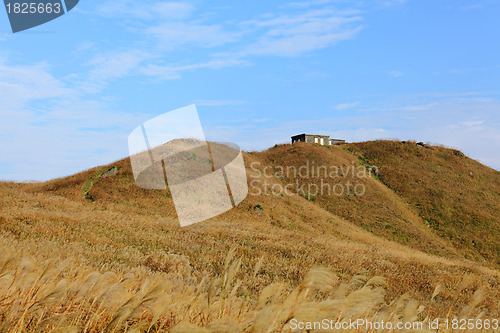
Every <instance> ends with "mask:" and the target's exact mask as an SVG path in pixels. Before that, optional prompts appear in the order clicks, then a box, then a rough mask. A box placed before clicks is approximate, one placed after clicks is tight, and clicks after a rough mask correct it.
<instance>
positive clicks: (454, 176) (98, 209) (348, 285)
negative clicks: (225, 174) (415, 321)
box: [0, 141, 500, 331]
mask: <svg viewBox="0 0 500 333" xmlns="http://www.w3.org/2000/svg"><path fill="white" fill-rule="evenodd" d="M244 158H245V164H246V167H247V174H248V177H249V185H250V189H249V191H250V194H249V196H248V197H247V198H246V199H245V200H244V201H243V202H242V203H241V204H240V205H239V206H237V207H236V208H235V209H233V210H230V211H228V212H226V213H224V214H222V215H220V216H217V217H215V218H212V219H210V220H208V221H205V222H203V223H199V224H196V225H193V226H190V227H187V228H180V227H179V225H178V222H177V220H176V219H177V218H176V212H175V207H174V204H173V201H172V198H171V197H170V194H169V191H168V190H167V191H163V190H145V189H141V188H139V187H138V186H136V185H135V183H134V178H133V175H132V170H131V166H130V160H129V159H128V158H127V159H123V160H120V161H117V162H115V163H112V164H109V165H107V166H103V167H98V168H93V169H90V170H87V171H84V172H80V173H78V174H75V175H73V176H70V177H66V178H61V179H55V180H52V181H49V182H45V183H34V184H17V183H1V184H0V202H1V208H0V232H1V233H0V244H1V246H2V249H3V250H4V253H7V250H8V252H11V254H12V255H11V257H12V258H14V259H12V260H11V262H12V263H11V264H10V265H12V268H11V270H10V271H9V270H8V269H7V268H5V267H7V266H5V267H4V270H5V269H7V271H6V272H11V273H8V274H6V275H5V276H6V277H4V278H1V276H2V275H1V274H2V272H1V271H0V299H1V297H2V292H4V293H5V291H6V290H8V284H9V283H10V282H9V281H10V280H9V278H8V277H9V276H12V277H14V276H16V275H15V272H17V271H19V269H21V268H20V267H31V268H26V269H27V271H30V270H31V271H33V273H30V274H32V275H33V276H34V277H35V278H34V280H33V281H31V280H29V279H28V281H27V282H26V284H27V285H29V281H31V283H35V285H36V284H37V282H36V276H37V274H41V273H40V272H38V271H37V268H35V267H32V266H29V265H28V266H26V265H25V264H23V263H22V262H21V261H22V260H21V258H25V259H31V260H32V261H34V262H40V263H42V262H46V261H47V262H48V261H51V260H52V261H53V260H56V262H65V263H66V264H65V265H66V266H64V267H63V268H58V269H56V271H57V272H56V273H54V275H48V276H50V278H49V277H47V279H49V280H50V279H52V280H53V281H54V283H55V285H57V283H58V281H59V280H61V279H63V278H64V279H65V280H67V281H69V282H70V281H72V280H74V283H75V284H76V285H78V284H81V285H82V286H83V285H85V284H86V283H88V282H87V281H88V276H89V274H94V275H95V276H96V278H95V279H97V280H96V281H102V283H103V285H106V283H108V284H109V286H111V285H112V283H118V284H119V285H121V283H122V282H120V281H125V280H127V279H125V280H123V279H124V276H125V275H127V274H131V273H133V274H132V277H133V278H132V280H131V281H133V282H130V283H132V285H134V286H136V287H130V286H126V287H125V286H123V287H120V288H123V289H124V290H127V292H128V293H132V294H133V295H136V294H134V293H138V294H140V293H141V292H143V294H140V295H142V296H144V295H145V294H144V293H147V289H148V288H147V286H144V285H143V284H144V283H145V282H144V281H146V280H147V281H157V280H158V279H160V278H161V279H167V280H168V281H170V282H169V283H170V284H168V283H167V285H170V286H171V287H165V288H166V289H165V290H169V291H167V294H168V293H171V296H172V298H174V295H175V297H177V298H175V299H176V300H177V301H176V302H178V306H179V307H173V308H172V307H169V308H168V311H167V310H161V311H160V308H158V307H157V305H154V306H153V305H151V306H149V307H144V308H143V307H139V305H137V306H138V309H140V311H139V313H138V314H135V315H134V316H135V317H134V316H132V314H133V313H135V312H134V311H132V310H130V313H129V312H127V313H128V315H130V316H132V317H133V318H135V319H134V320H132V319H130V318H132V317H130V318H129V317H126V316H125V315H124V316H125V317H124V318H125V319H123V318H122V319H120V320H121V321H120V320H119V318H118V319H117V318H115V317H116V313H117V312H116V311H124V310H123V309H122V308H120V307H119V305H116V307H113V306H111V305H110V308H109V309H108V312H109V313H108V312H106V311H105V312H103V314H101V315H100V316H103V317H102V318H101V319H100V320H104V319H103V318H107V319H106V320H107V321H106V320H105V322H106V323H107V324H109V325H118V324H120V325H122V324H123V323H124V322H127V320H129V321H130V325H133V324H134V323H138V322H141V320H145V321H146V322H147V323H151V322H152V320H153V317H154V316H155V314H156V312H155V311H159V314H158V316H160V315H162V314H164V312H165V311H167V312H168V314H169V316H170V318H171V319H170V321H168V320H167V319H165V318H163V317H162V321H161V322H162V325H164V326H162V327H164V328H168V327H172V326H176V325H177V324H179V323H180V322H182V321H187V322H191V323H194V324H196V325H198V326H206V325H207V324H208V323H211V322H213V321H214V320H215V319H218V320H219V319H220V320H222V319H228V318H231V320H233V321H234V322H232V323H231V324H228V323H227V322H224V325H226V324H227V325H229V326H230V325H233V324H234V325H235V326H237V327H239V329H243V328H242V327H243V326H245V325H246V324H245V325H243V324H242V323H243V322H247V324H248V323H250V324H248V325H256V324H255V323H256V320H257V319H256V318H257V317H258V314H261V315H262V311H264V312H265V311H271V312H272V311H277V310H276V309H277V308H276V307H273V308H272V309H271V308H268V307H266V304H270V305H269V306H271V305H272V304H288V303H286V302H287V301H286V299H287V298H286V297H285V296H283V295H286V293H285V292H290V293H292V294H293V292H297V293H298V294H297V295H296V297H297V299H298V297H299V296H298V295H302V294H301V290H302V289H304V288H305V287H304V285H307V281H309V280H308V279H310V278H311V276H310V275H308V272H311V269H312V272H317V274H318V275H320V276H328V277H329V278H330V279H332V280H331V281H333V280H338V281H339V282H338V284H337V285H338V287H337V289H335V290H334V291H332V293H333V294H331V295H334V294H335V293H336V294H335V295H336V296H331V297H336V298H337V299H345V300H347V299H348V298H349V297H350V295H351V293H352V292H355V291H356V290H358V289H359V290H358V291H360V290H365V289H363V288H368V287H369V290H372V291H374V292H375V290H376V294H373V295H372V296H373V297H374V299H375V298H377V297H379V296H380V297H381V298H380V299H378V300H377V301H376V302H375V301H374V302H375V303H373V304H372V305H370V306H371V307H372V308H373V311H382V310H381V309H382V308H381V307H379V306H380V304H382V303H384V304H392V305H393V306H395V307H396V305H397V304H400V305H399V308H398V309H399V310H397V311H403V312H404V310H405V309H406V308H407V307H409V308H411V309H413V307H415V309H414V310H411V311H414V312H415V313H417V314H415V315H416V316H417V315H418V316H419V318H420V319H423V318H425V317H428V318H431V317H437V316H445V315H446V311H447V310H448V309H450V311H451V313H454V314H459V313H460V312H461V311H462V312H463V311H469V312H470V313H476V312H474V311H477V312H480V311H484V312H485V313H486V314H487V315H488V316H489V317H492V316H495V315H496V316H498V311H499V309H498V306H499V302H498V301H499V300H500V295H499V288H498V286H499V282H500V272H499V271H498V265H499V264H500V261H499V260H500V259H499V258H500V251H499V246H500V245H499V241H498V235H499V234H500V233H499V231H500V229H499V228H500V221H499V216H500V214H499V213H500V209H499V206H498V203H499V202H500V200H499V199H500V173H499V172H498V171H495V170H493V169H490V168H488V167H486V166H483V165H481V164H480V163H478V162H477V161H474V160H472V159H470V158H468V157H466V156H464V155H463V154H462V153H461V152H459V151H456V150H453V149H447V148H444V147H437V146H421V145H417V144H416V143H414V142H406V143H402V142H398V141H372V142H363V143H353V144H346V145H340V146H328V147H326V146H317V145H309V144H302V143H297V144H294V145H288V144H285V145H277V146H275V147H273V148H270V149H268V150H266V151H263V152H249V153H245V154H244ZM303 166H308V167H307V168H306V169H307V170H308V171H309V172H308V173H307V174H304V173H305V171H304V170H305V169H302V170H303V171H304V173H303V174H299V173H298V170H299V169H300V168H301V167H303ZM313 166H315V167H316V169H313ZM318 167H319V169H318ZM321 167H326V170H325V169H324V168H321ZM294 170H295V171H296V172H294ZM108 171H112V173H111V175H112V176H110V177H106V178H103V177H102V174H104V173H105V172H108ZM326 184H328V186H327V185H326ZM336 184H340V185H338V186H337V187H335V186H336ZM348 184H350V185H348ZM313 185H316V187H314V186H313ZM304 186H306V187H304ZM356 186H358V187H356ZM304 188H309V189H314V193H311V191H304ZM322 189H323V190H322ZM340 189H343V193H342V194H339V193H340ZM285 190H288V192H287V191H285ZM335 190H337V192H335ZM228 254H229V255H228ZM15 258H17V259H15ZM7 259H8V258H7V256H6V255H4V257H2V258H0V267H2V262H3V261H6V260H7ZM16 260H17V261H16ZM16 265H17V266H16ZM22 265H24V266H22ZM256 266H257V267H256ZM317 266H321V267H326V268H327V269H328V270H329V272H330V273H325V272H322V271H314V269H315V268H314V267H317ZM16 267H17V268H16ZM57 267H59V266H57ZM16 270H17V271H16ZM68 270H69V271H68ZM37 272H38V273H37ZM82 272H86V273H82ZM92 272H94V273H92ZM108 273H109V274H108ZM9 274H10V275H9ZM103 274H104V275H106V274H108V275H109V278H105V277H103ZM325 274H326V275H325ZM328 274H333V275H328ZM312 276H314V275H312ZM218 278H221V279H222V280H217V279H218ZM2 279H3V280H2ZM373 279H375V280H373ZM52 280H50V281H52ZM382 280H383V281H384V282H383V283H382V282H381V281H382ZM104 281H108V282H106V283H105V282H104ZM113 281H114V282H113ZM127 281H128V280H127ZM172 281H175V283H174V282H172ZM207 281H208V282H207ZM209 281H212V282H209ZM217 281H218V282H217ZM221 281H222V282H221ZM224 281H232V282H231V283H232V284H231V285H229V284H227V283H230V282H224ZM238 281H239V282H238ZM328 281H330V280H328ZM370 281H371V282H370ZM374 281H378V282H377V283H376V284H377V285H378V284H380V285H381V286H382V285H383V286H384V291H383V292H382V290H381V289H377V288H375V287H374V286H373V284H374V283H375V282H374ZM123 283H124V282H123ZM148 283H149V282H148ZM151 283H152V282H151ZM332 283H333V282H332ZM277 284H279V285H281V287H280V288H281V289H282V290H281V289H280V290H281V291H280V292H278V291H276V290H274V291H273V292H272V293H271V295H272V294H275V295H276V298H275V299H274V300H273V301H271V299H269V300H268V301H266V302H267V303H266V302H264V303H263V304H261V303H259V301H258V300H259V296H257V295H260V298H262V297H264V296H262V295H263V294H265V292H266V290H267V292H270V290H268V289H265V286H269V285H271V286H274V287H276V288H277ZM141 285H142V287H139V286H141ZM153 285H155V284H154V283H152V285H151V288H153ZM109 286H108V288H111V287H109ZM162 286H163V285H162ZM173 286H176V287H173ZM301 286H302V287H301ZM342 286H344V287H342ZM370 286H371V287H370ZM274 287H273V288H274ZM295 287H296V288H299V289H293V288H295ZM341 287H342V288H344V289H345V290H344V289H342V288H341ZM26 288H27V287H26ZM134 288H135V289H134ZM162 288H163V287H162ZM193 288H194V289H193ZM210 288H212V289H213V290H216V291H211V290H212V289H210ZM360 288H361V289H360ZM70 289H71V288H70ZM306 289H307V288H306ZM313 289H314V288H313ZM320 289H321V288H320ZM19 290H20V291H19V292H20V293H21V294H22V292H23V290H26V295H28V296H26V295H25V296H26V297H28V298H29V299H36V297H39V295H38V294H36V295H33V294H30V293H29V288H28V289H23V287H22V286H19ZM141 290H142V291H141ZM162 290H163V289H162ZM294 290H295V291H294ZM297 290H298V291H297ZM339 290H340V291H339ZM342 290H343V291H342ZM181 291H182V292H181ZM365 291H366V292H368V289H366V290H365ZM182 293H184V294H182ZM7 294H8V293H7ZM21 294H20V295H21ZM138 294H137V295H138ZM292 294H290V295H292ZM23 295H24V294H23ZM137 295H136V297H138V296H137ZM210 295H212V296H210ZM271 295H268V296H269V297H271ZM280 295H281V296H280ZM312 295H313V294H311V295H309V296H307V295H304V297H305V298H304V301H305V300H306V299H307V297H312ZM314 295H315V296H314V301H317V302H319V301H320V300H321V297H326V298H328V297H327V296H328V295H330V294H328V293H327V294H314ZM142 296H141V297H142ZM320 296H321V297H320ZM20 297H21V296H20ZM64 297H67V300H66V302H73V301H74V302H76V300H75V299H74V298H72V297H73V296H72V297H70V295H69V294H65V296H64ZM75 297H76V296H75ZM92 297H95V302H94V303H91V304H87V303H85V304H86V306H88V309H89V312H92V313H94V312H93V311H94V310H92V311H90V309H95V308H94V306H96V305H95V304H104V303H101V302H103V300H102V299H100V298H99V297H98V296H97V295H96V296H92ZM190 297H192V298H190ZM204 297H208V304H211V302H212V301H213V299H214V298H215V299H216V301H215V302H216V305H214V308H216V309H217V312H216V313H215V312H213V311H215V310H214V309H213V308H212V309H211V307H210V305H208V309H207V308H206V302H205V303H204V304H205V305H204V306H201V305H199V306H193V308H191V307H190V306H189V305H188V303H189V302H195V301H194V299H196V300H198V299H199V298H202V299H204ZM211 297H212V301H211V300H210V299H211ZM290 297H292V296H290ZM353 297H354V296H353ZM271 298H272V297H271ZM292 298H293V297H292ZM188 299H191V301H189V302H188ZM309 301H312V300H311V299H309ZM125 302H126V297H125V298H124V300H123V302H122V303H125ZM183 302H187V303H183ZM231 302H232V303H231ZM280 302H284V303H280ZM296 302H297V301H296ZM326 302H328V301H326ZM381 302H382V303H381ZM391 302H392V303H391ZM398 302H399V303H398ZM401 302H402V303H401ZM21 303H22V302H21ZM28 303H29V302H28ZM28 303H27V304H28ZM195 303H196V302H195ZM228 303H230V304H228ZM292 303H293V302H292ZM138 304H142V303H140V302H139V301H138ZM155 304H156V303H155ZM176 304H177V303H176ZM183 304H184V305H183ZM231 304H232V305H231ZM235 304H237V305H238V306H236V305H235ZM259 304H260V305H259ZM304 304H305V303H304ZM318 304H319V303H318ZM321 304H323V303H321ZM370 304H371V303H370ZM418 304H423V305H424V307H425V311H423V310H422V311H417V308H418V306H417V305H418ZM1 306H2V304H1V303H0V309H3V310H0V314H1V313H4V315H5V316H6V317H5V318H13V319H12V322H15V323H18V324H19V325H21V324H22V325H25V324H26V323H27V322H28V321H26V322H24V319H23V321H22V322H20V319H19V318H20V317H16V313H12V312H8V311H7V312H5V311H6V310H5V308H1ZM82 306H83V305H82ZM158 306H159V305H158ZM321 306H324V304H323V305H321ZM357 306H358V307H359V308H361V309H367V308H370V306H369V305H367V304H364V305H363V304H358V305H357ZM233 307H234V308H233ZM467 307H468V308H467ZM42 308H43V306H40V307H39V309H42ZM86 308H87V307H86ZM151 308H152V309H151ZM226 308H227V310H226ZM237 308H239V310H237ZM354 308H356V307H354ZM354 308H353V309H354ZM64 309H66V308H64ZM120 309H122V310H120ZM127 309H128V308H127ZM443 309H446V311H444V310H443ZM464 309H468V310H464ZM47 311H48V312H50V313H52V312H54V313H59V312H58V311H62V310H58V309H57V308H56V309H55V308H50V310H47ZM68 311H69V310H68ZM113 311H115V312H113ZM127 311H128V310H127ZM162 311H164V312H162ZM226 311H227V312H231V313H230V314H228V313H226ZM332 311H333V310H332ZM353 311H354V310H353ZM394 311H396V310H394ZM407 311H410V310H407ZM443 311H444V312H443ZM69 312H71V311H69ZM271 312H270V313H271ZM361 312H362V311H361ZM361 312H360V313H361ZM469 312H468V313H469ZM21 313H22V311H21ZM77 313H78V312H77ZM95 313H96V314H95V315H96V316H97V313H99V312H98V311H97V310H96V312H95ZM113 313H115V315H113ZM272 313H274V312H272ZM353 313H354V312H353ZM374 313H375V312H374ZM377 313H378V312H377ZM30 315H33V318H36V316H37V315H40V313H39V312H35V313H31V312H30ZM275 315H276V316H277V314H276V313H275ZM25 316H26V315H25ZM44 316H48V315H42V317H44ZM75 316H76V317H75V318H73V317H72V318H71V320H73V321H74V322H75V323H76V325H77V326H78V325H79V324H78V323H80V321H83V322H84V323H86V324H88V325H91V326H92V325H97V320H95V318H94V319H92V318H93V317H92V316H90V317H87V316H83V315H80V314H78V316H77V315H75ZM141 316H143V317H141ZM256 316H257V317H256ZM30 318H31V317H30ZM113 318H114V319H113ZM120 318H121V317H120ZM126 318H129V319H126ZM33 320H34V322H36V320H35V319H33ZM71 320H69V319H68V321H69V322H72V321H71ZM88 320H94V323H93V324H92V322H91V323H90V324H89V322H88ZM113 320H115V321H113ZM228 320H229V319H228ZM285 321H286V320H285ZM1 322H2V320H1V319H0V323H1ZM6 322H7V321H6V320H4V325H5V323H6ZM30 323H31V324H30V325H34V324H33V322H30ZM252 323H253V324H252ZM26 325H27V324H26ZM151 325H153V324H151ZM155 325H156V324H155ZM169 325H170V326H169ZM221 325H222V324H221ZM238 325H243V326H238ZM283 325H285V324H283ZM153 326H154V325H153ZM92 327H94V326H92ZM155 327H156V326H155ZM245 327H246V326H245ZM248 327H250V326H248ZM95 329H98V325H97V326H95ZM187 331H189V329H187Z"/></svg>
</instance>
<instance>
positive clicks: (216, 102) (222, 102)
mask: <svg viewBox="0 0 500 333" xmlns="http://www.w3.org/2000/svg"><path fill="white" fill-rule="evenodd" d="M194 102H195V104H197V105H200V106H228V105H242V104H246V103H248V102H247V101H238V100H203V99H197V100H195V101H194Z"/></svg>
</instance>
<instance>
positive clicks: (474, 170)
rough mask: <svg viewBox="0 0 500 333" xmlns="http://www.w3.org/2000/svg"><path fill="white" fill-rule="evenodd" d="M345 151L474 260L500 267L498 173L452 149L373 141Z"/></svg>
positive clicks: (354, 145) (410, 143) (356, 145)
mask: <svg viewBox="0 0 500 333" xmlns="http://www.w3.org/2000/svg"><path fill="white" fill-rule="evenodd" d="M347 149H348V150H349V151H351V152H353V153H354V154H356V155H358V157H359V159H360V160H361V161H362V162H364V163H368V164H370V165H376V166H378V168H379V177H380V180H381V181H382V182H383V183H384V184H385V185H387V186H388V187H389V188H391V189H392V190H393V191H394V192H395V193H397V194H398V195H399V196H401V197H402V198H403V199H404V200H405V201H406V202H408V203H409V204H410V206H411V207H412V208H413V209H414V210H415V211H417V212H418V214H419V215H420V216H421V217H422V218H423V219H424V220H425V221H426V223H427V224H428V225H429V226H430V227H431V228H432V229H434V230H435V231H436V232H437V233H438V234H439V235H440V236H441V237H443V238H444V239H447V240H449V241H451V242H452V243H453V244H454V246H455V248H457V249H458V250H459V251H460V252H461V253H462V254H463V255H465V256H466V257H467V258H469V259H472V260H483V261H489V262H493V263H496V264H497V265H498V264H500V242H499V238H500V172H499V171H496V170H493V169H491V168H488V167H486V166H484V165H482V164H480V163H479V162H477V161H475V160H472V159H470V158H468V157H467V156H464V155H463V154H462V153H461V152H459V151H457V150H454V149H447V148H444V147H439V146H429V145H425V146H422V145H416V144H415V142H405V143H401V142H397V141H371V142H363V143H357V144H353V145H351V146H349V147H347Z"/></svg>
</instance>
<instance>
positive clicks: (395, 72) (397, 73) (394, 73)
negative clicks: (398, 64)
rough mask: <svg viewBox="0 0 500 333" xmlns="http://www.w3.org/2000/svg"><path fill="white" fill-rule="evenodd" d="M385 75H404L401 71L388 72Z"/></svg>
mask: <svg viewBox="0 0 500 333" xmlns="http://www.w3.org/2000/svg"><path fill="white" fill-rule="evenodd" d="M387 74H388V75H390V76H392V77H400V76H403V75H405V73H403V72H401V71H388V72H387Z"/></svg>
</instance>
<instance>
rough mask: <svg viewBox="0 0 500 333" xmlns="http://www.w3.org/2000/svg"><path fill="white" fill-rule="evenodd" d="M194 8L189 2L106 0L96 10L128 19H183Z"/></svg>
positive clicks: (109, 15)
mask: <svg viewBox="0 0 500 333" xmlns="http://www.w3.org/2000/svg"><path fill="white" fill-rule="evenodd" d="M193 10H194V7H193V5H192V4H190V3H188V2H161V1H140V2H138V1H132V0H121V1H106V2H104V3H102V4H100V5H99V6H97V10H96V12H97V13H98V14H100V15H102V16H105V17H118V18H122V19H124V18H126V19H141V20H152V19H169V20H181V19H185V18H187V17H189V16H190V15H191V14H192V12H193Z"/></svg>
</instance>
